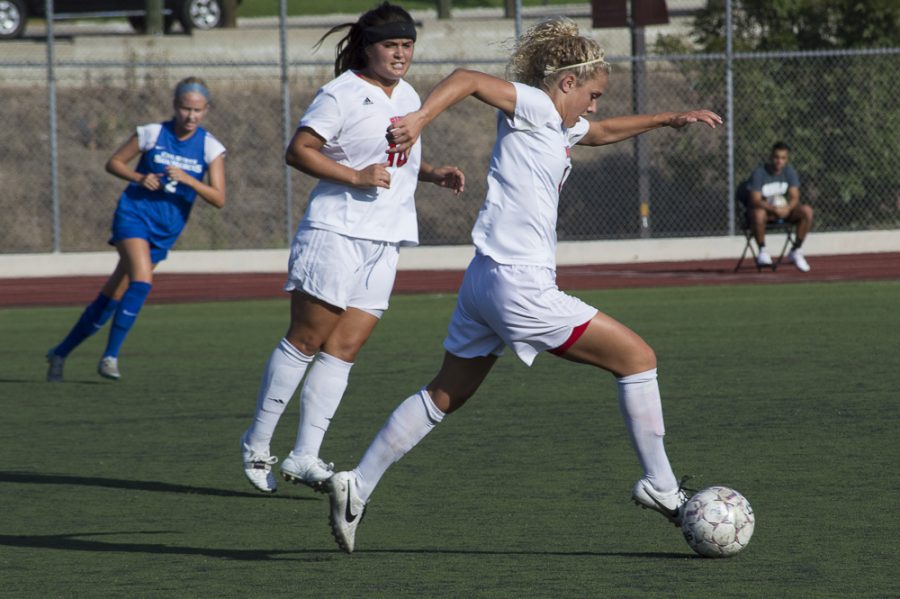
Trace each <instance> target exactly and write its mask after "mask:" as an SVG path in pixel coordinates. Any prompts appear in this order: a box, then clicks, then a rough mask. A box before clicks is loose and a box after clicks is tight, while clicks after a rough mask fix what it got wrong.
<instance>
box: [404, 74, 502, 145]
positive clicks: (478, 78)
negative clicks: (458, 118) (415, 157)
mask: <svg viewBox="0 0 900 599" xmlns="http://www.w3.org/2000/svg"><path fill="white" fill-rule="evenodd" d="M468 96H475V97H476V98H478V99H479V100H481V101H482V102H484V103H485V104H489V105H491V106H493V107H494V108H497V109H499V110H502V111H503V112H505V113H506V114H508V115H512V114H513V112H514V111H515V109H516V88H515V86H513V84H512V83H510V82H509V81H506V80H505V79H500V78H497V77H494V76H493V75H488V74H487V73H482V72H480V71H472V70H469V69H456V70H455V71H453V72H452V73H450V75H448V76H447V77H445V78H444V79H443V80H442V81H441V82H440V83H438V84H437V85H436V86H435V87H434V89H432V90H431V91H430V92H429V93H428V97H427V98H425V102H424V103H423V104H422V107H421V108H420V109H419V110H417V111H416V112H411V113H409V114H408V115H406V116H404V117H403V118H402V119H400V120H399V121H397V122H395V123H393V124H392V125H391V126H390V127H389V128H388V140H389V141H390V142H391V143H393V144H396V145H395V146H394V147H393V148H391V149H390V150H389V151H390V152H392V153H396V152H403V151H405V150H408V149H409V148H411V147H412V146H413V144H415V143H416V140H417V139H419V135H421V133H422V129H424V128H425V127H426V126H427V125H428V123H430V122H431V121H433V120H434V119H435V118H436V117H437V116H438V115H439V114H440V113H442V112H444V111H445V110H447V109H448V108H450V107H451V106H453V105H454V104H456V103H457V102H459V101H461V100H462V99H463V98H467V97H468Z"/></svg>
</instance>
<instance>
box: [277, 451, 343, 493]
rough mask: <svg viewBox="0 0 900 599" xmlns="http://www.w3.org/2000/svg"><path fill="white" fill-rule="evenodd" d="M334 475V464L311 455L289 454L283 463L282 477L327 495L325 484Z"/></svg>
mask: <svg viewBox="0 0 900 599" xmlns="http://www.w3.org/2000/svg"><path fill="white" fill-rule="evenodd" d="M333 475H334V464H331V463H328V464H326V463H325V462H324V461H322V460H321V459H319V458H318V457H317V456H314V455H312V454H309V453H294V452H293V451H292V452H291V453H289V454H288V456H287V457H286V458H284V461H283V462H282V463H281V476H282V477H283V478H284V480H286V481H288V482H292V483H300V484H304V485H307V486H309V487H312V488H313V490H315V491H318V492H319V493H326V492H327V491H328V489H326V488H325V482H326V481H327V480H328V479H329V478H331V477H332V476H333Z"/></svg>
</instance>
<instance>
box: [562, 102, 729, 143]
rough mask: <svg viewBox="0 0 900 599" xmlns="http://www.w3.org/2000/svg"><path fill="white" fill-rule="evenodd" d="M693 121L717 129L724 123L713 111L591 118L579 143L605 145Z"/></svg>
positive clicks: (677, 127) (678, 126)
mask: <svg viewBox="0 0 900 599" xmlns="http://www.w3.org/2000/svg"><path fill="white" fill-rule="evenodd" d="M692 123H704V124H706V125H708V126H709V127H712V128H713V129H715V128H716V126H717V125H721V124H722V117H720V116H719V115H717V114H716V113H714V112H712V111H710V110H688V111H685V112H660V113H657V114H634V115H628V116H617V117H613V118H609V119H603V120H602V121H591V123H590V129H589V130H588V133H587V135H585V136H584V137H583V138H581V140H580V141H579V142H578V144H579V145H582V146H605V145H608V144H614V143H616V142H620V141H622V140H625V139H629V138H631V137H634V136H636V135H640V134H641V133H646V132H647V131H652V130H654V129H659V128H660V127H672V128H675V129H680V128H682V127H685V126H687V125H690V124H692Z"/></svg>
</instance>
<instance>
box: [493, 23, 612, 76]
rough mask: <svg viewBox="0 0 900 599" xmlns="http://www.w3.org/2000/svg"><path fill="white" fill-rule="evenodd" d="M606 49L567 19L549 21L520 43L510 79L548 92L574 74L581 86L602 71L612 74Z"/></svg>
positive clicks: (537, 27)
mask: <svg viewBox="0 0 900 599" xmlns="http://www.w3.org/2000/svg"><path fill="white" fill-rule="evenodd" d="M604 53H605V52H604V50H603V48H601V47H600V45H599V44H598V43H597V42H595V41H594V40H592V39H590V38H587V37H584V36H583V35H581V34H579V32H578V25H577V24H576V23H575V22H574V21H573V20H571V19H567V18H565V17H559V18H553V19H547V20H546V21H542V22H540V23H538V24H537V25H535V26H534V27H531V28H530V29H529V30H528V31H526V32H525V33H523V34H522V36H521V37H519V39H518V40H517V42H516V46H515V50H514V51H513V55H512V58H510V61H509V64H508V65H507V67H506V74H507V78H509V79H511V80H512V81H519V82H521V83H525V84H527V85H530V86H532V87H539V88H542V89H545V90H548V89H550V87H552V85H553V83H554V82H555V81H556V80H557V79H558V78H559V77H561V76H563V75H565V74H566V73H574V74H575V77H576V81H577V82H578V84H579V85H581V84H583V83H585V82H587V81H590V80H591V79H593V78H594V77H596V76H597V74H599V73H600V72H601V71H602V72H606V73H609V71H610V65H609V63H607V62H606V61H604V60H603V55H604Z"/></svg>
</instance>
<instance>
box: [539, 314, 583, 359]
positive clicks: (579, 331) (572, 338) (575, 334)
mask: <svg viewBox="0 0 900 599" xmlns="http://www.w3.org/2000/svg"><path fill="white" fill-rule="evenodd" d="M590 323H591V321H590V320H589V321H587V322H586V323H584V324H580V325H578V326H577V327H575V328H574V329H572V334H571V335H569V338H568V339H566V342H565V343H563V344H562V345H560V346H559V347H555V348H553V349H548V350H547V351H548V352H550V353H551V354H554V355H557V356H561V355H563V354H565V353H566V352H567V351H569V348H570V347H572V346H573V345H575V342H576V341H578V340H579V339H580V338H581V336H582V335H584V332H585V331H586V330H587V327H588V325H589V324H590Z"/></svg>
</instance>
